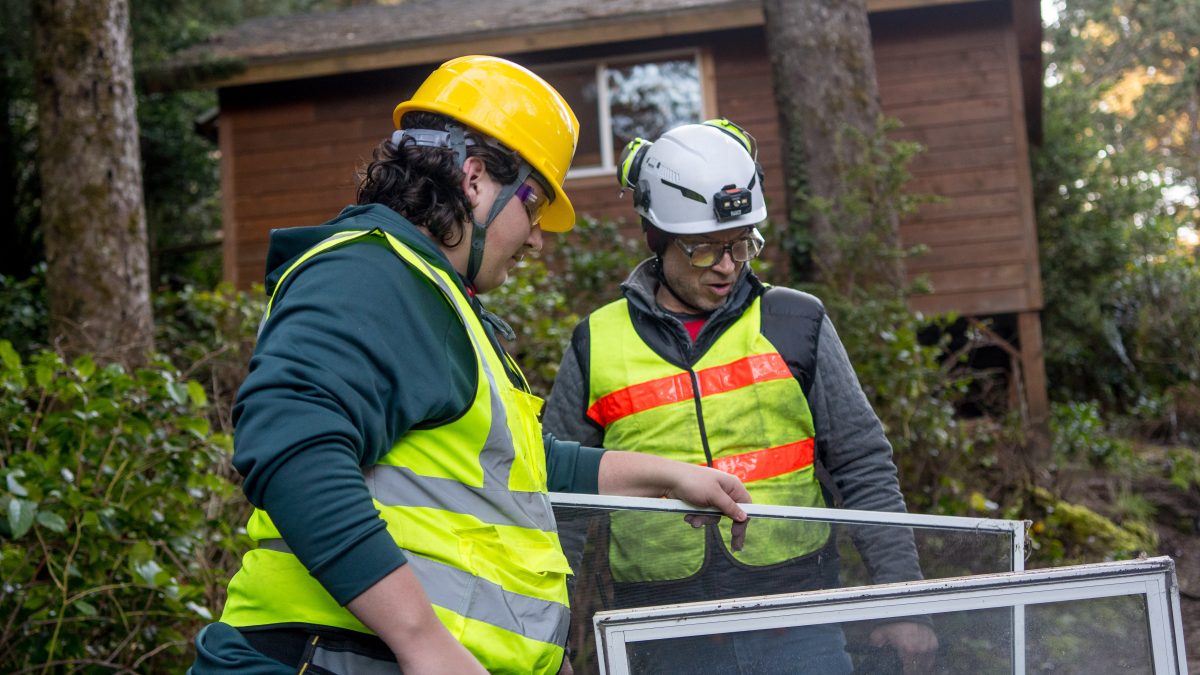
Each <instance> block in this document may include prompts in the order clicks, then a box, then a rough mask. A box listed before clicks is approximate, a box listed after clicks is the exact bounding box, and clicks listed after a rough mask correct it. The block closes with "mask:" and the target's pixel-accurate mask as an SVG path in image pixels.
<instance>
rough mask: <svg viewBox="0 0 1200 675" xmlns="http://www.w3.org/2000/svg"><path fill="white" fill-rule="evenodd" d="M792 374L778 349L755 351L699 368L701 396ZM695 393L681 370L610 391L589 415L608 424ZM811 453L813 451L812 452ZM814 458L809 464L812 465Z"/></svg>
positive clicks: (698, 377)
mask: <svg viewBox="0 0 1200 675" xmlns="http://www.w3.org/2000/svg"><path fill="white" fill-rule="evenodd" d="M789 377H792V373H791V371H790V370H788V366H787V363H786V362H785V361H784V360H783V357H782V356H780V355H779V353H778V352H775V353H770V354H752V355H750V356H747V357H745V358H741V359H738V360H737V361H733V362H732V363H726V364H724V365H721V366H713V367H711V368H705V369H703V370H698V371H696V379H697V380H699V382H700V395H701V396H712V395H714V394H721V393H724V392H727V391H734V390H735V389H741V388H743V387H748V386H750V385H752V384H757V383H759V382H770V381H771V380H784V379H787V378H789ZM694 394H695V392H694V391H693V390H692V380H691V377H690V376H689V374H688V373H679V374H677V375H672V376H670V377H662V378H658V379H656V380H650V381H648V382H639V383H637V384H634V385H632V386H629V387H625V388H624V389H620V390H617V391H614V392H612V393H611V394H607V395H605V396H603V397H602V398H600V399H599V400H598V401H596V402H595V403H594V404H593V405H592V407H590V408H588V412H587V415H588V417H590V418H592V420H594V421H595V422H596V423H597V424H599V425H601V426H603V427H607V426H608V425H610V424H612V423H613V422H616V421H617V420H619V419H621V418H623V417H628V416H629V415H633V414H636V413H640V412H644V411H646V410H651V409H653V408H657V407H659V406H663V405H670V404H672V403H678V402H680V401H687V400H690V399H691V398H692V397H693V396H694ZM809 454H810V456H811V454H812V453H811V452H810V453H809ZM811 463H812V461H811V459H810V460H809V464H811Z"/></svg>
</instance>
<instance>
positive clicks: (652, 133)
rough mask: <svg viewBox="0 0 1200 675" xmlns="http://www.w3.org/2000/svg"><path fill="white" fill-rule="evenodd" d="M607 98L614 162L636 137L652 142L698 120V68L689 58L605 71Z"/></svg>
mask: <svg viewBox="0 0 1200 675" xmlns="http://www.w3.org/2000/svg"><path fill="white" fill-rule="evenodd" d="M608 97H609V110H610V111H611V113H612V134H613V154H614V155H615V156H614V158H613V161H614V162H616V161H619V158H620V154H621V150H622V149H623V148H624V147H625V145H626V144H627V143H629V141H631V140H633V139H634V138H636V137H639V136H640V137H642V138H646V139H649V140H654V139H655V138H657V137H658V136H659V134H661V133H662V132H664V131H667V130H669V129H673V128H675V127H677V126H679V125H680V124H688V123H693V122H699V121H700V115H701V113H702V111H703V108H702V101H701V93H700V69H699V68H698V67H697V66H696V61H695V60H693V59H690V58H688V59H682V58H681V59H673V60H664V61H657V62H651V63H637V64H630V65H625V66H614V67H612V68H609V69H608Z"/></svg>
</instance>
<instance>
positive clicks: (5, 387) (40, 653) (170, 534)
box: [0, 341, 247, 673]
mask: <svg viewBox="0 0 1200 675" xmlns="http://www.w3.org/2000/svg"><path fill="white" fill-rule="evenodd" d="M206 399H207V396H206V395H205V393H204V389H203V387H201V386H200V385H199V384H198V383H196V382H194V381H188V380H186V379H184V378H183V377H182V376H181V375H180V374H179V373H178V372H177V371H176V370H175V369H174V368H173V367H171V365H170V364H169V363H167V362H165V361H162V360H158V361H156V362H154V364H153V366H152V367H148V368H145V369H140V370H138V371H137V372H133V373H130V372H126V371H125V370H124V369H122V368H121V367H120V366H116V365H110V366H106V367H98V366H97V365H96V364H95V363H94V362H93V361H92V360H91V359H90V358H89V357H87V356H84V357H80V358H78V359H76V360H75V361H73V362H71V363H66V362H64V361H63V359H62V358H61V357H59V356H58V355H57V354H54V353H52V352H46V351H43V352H40V353H37V354H35V355H33V356H32V357H31V358H30V359H28V360H22V358H21V357H20V356H19V355H18V354H17V353H16V351H15V350H14V349H13V347H12V345H11V344H10V343H9V342H7V341H0V419H2V420H4V422H3V426H2V427H0V443H2V446H0V447H2V454H0V475H2V476H3V483H0V587H2V588H3V597H4V603H3V609H2V610H0V671H3V672H29V671H32V670H41V671H43V672H45V671H46V670H55V671H67V670H74V669H77V668H82V669H105V670H107V669H113V670H122V671H129V672H140V673H155V672H181V671H182V670H183V669H184V668H185V667H186V663H187V660H186V659H187V653H188V652H187V650H188V644H189V642H190V639H191V637H192V636H193V635H194V634H195V632H196V631H197V629H198V628H199V626H200V625H201V624H202V623H204V622H206V621H208V620H210V619H211V618H212V614H213V610H214V608H215V607H216V606H217V605H218V604H219V602H220V598H221V596H222V594H223V587H224V583H225V580H226V579H227V578H228V573H229V569H228V567H227V566H226V565H225V564H224V563H225V562H226V561H228V560H229V559H230V556H231V554H232V552H233V551H234V549H240V548H241V547H243V546H244V545H245V544H246V543H247V542H245V541H239V539H240V538H239V537H238V536H237V535H235V533H234V531H233V529H232V526H231V524H230V523H231V521H230V519H229V513H228V504H229V503H230V501H231V500H232V499H233V493H234V490H235V488H234V487H233V485H232V484H230V483H229V482H228V481H227V480H225V479H224V478H222V477H221V475H220V473H219V472H216V471H214V470H213V469H214V467H219V466H221V465H223V464H224V463H226V462H227V459H228V453H229V450H230V441H229V437H228V436H225V435H223V434H210V426H209V423H208V421H207V420H206V419H205V418H204V416H203V413H204V409H205V407H206V405H207V400H206Z"/></svg>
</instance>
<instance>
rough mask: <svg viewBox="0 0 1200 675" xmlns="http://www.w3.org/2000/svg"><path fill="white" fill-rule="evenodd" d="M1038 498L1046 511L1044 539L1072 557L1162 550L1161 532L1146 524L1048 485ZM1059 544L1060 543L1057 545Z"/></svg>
mask: <svg viewBox="0 0 1200 675" xmlns="http://www.w3.org/2000/svg"><path fill="white" fill-rule="evenodd" d="M1033 493H1034V498H1035V500H1036V502H1037V503H1038V506H1040V507H1041V508H1042V509H1044V510H1045V513H1046V518H1045V530H1044V534H1043V538H1045V539H1047V540H1050V541H1047V542H1043V543H1044V544H1050V546H1049V548H1050V550H1060V551H1061V553H1062V556H1063V557H1065V558H1068V559H1072V558H1084V557H1087V558H1094V557H1095V556H1102V557H1104V558H1108V559H1117V558H1125V557H1130V556H1133V555H1137V554H1138V553H1142V552H1147V553H1149V552H1153V551H1156V550H1157V549H1158V535H1157V534H1155V532H1154V531H1153V530H1152V529H1151V528H1150V527H1149V526H1148V525H1146V524H1145V523H1142V522H1139V521H1128V522H1125V523H1121V524H1117V523H1116V522H1114V521H1113V520H1111V519H1109V518H1107V517H1105V516H1103V515H1101V514H1099V513H1097V512H1095V511H1093V510H1092V509H1089V508H1088V507H1086V506H1083V505H1080V504H1072V503H1070V502H1066V501H1063V500H1061V499H1059V498H1058V497H1056V496H1054V495H1053V494H1051V493H1050V492H1049V491H1048V490H1046V489H1044V488H1034V490H1033ZM1054 543H1057V544H1058V545H1057V546H1056V545H1054Z"/></svg>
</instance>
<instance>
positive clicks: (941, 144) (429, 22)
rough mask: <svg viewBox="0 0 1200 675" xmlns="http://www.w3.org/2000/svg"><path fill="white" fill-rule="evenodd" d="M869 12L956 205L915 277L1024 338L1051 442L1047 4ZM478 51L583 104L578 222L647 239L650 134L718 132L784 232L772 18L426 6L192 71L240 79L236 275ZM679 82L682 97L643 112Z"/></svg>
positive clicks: (623, 2)
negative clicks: (723, 121)
mask: <svg viewBox="0 0 1200 675" xmlns="http://www.w3.org/2000/svg"><path fill="white" fill-rule="evenodd" d="M867 6H868V9H869V11H870V22H871V31H872V40H873V44H874V53H875V61H876V69H877V73H878V81H879V91H880V98H881V103H882V108H883V111H884V113H885V114H887V115H889V116H892V117H895V118H898V119H899V120H900V121H901V122H902V123H903V124H904V127H903V128H902V129H901V130H899V131H898V132H896V136H897V137H899V138H905V139H911V140H915V141H918V142H920V143H921V144H923V145H924V146H925V147H926V148H927V150H926V152H924V153H923V154H921V155H920V156H919V157H918V158H917V159H916V160H915V162H914V164H913V165H912V167H911V168H912V170H913V173H914V176H915V180H914V181H913V183H912V189H913V190H915V191H919V192H925V193H936V194H939V195H942V196H944V197H945V198H946V200H945V201H943V202H941V203H937V204H930V205H926V206H924V207H923V208H922V209H921V211H920V213H919V214H918V215H917V216H916V217H913V218H911V219H909V220H907V221H906V222H904V223H903V224H902V225H901V238H902V239H903V241H904V243H905V244H907V245H914V244H925V245H927V247H928V254H927V255H924V256H922V257H918V258H914V259H911V260H910V261H908V266H907V269H908V273H909V274H910V275H912V276H916V275H925V276H927V277H928V279H929V280H930V281H931V282H932V285H933V288H934V292H933V293H932V294H931V295H928V296H921V297H917V298H914V300H913V301H912V304H913V305H914V307H915V308H916V309H919V310H922V311H925V312H942V311H951V310H952V311H957V312H959V313H961V314H964V315H968V316H988V317H1000V318H1004V319H1005V320H1006V321H1007V322H1008V323H1009V324H1010V325H1011V326H1013V327H1014V330H1013V333H1014V335H1013V336H1012V337H1013V342H1014V343H1015V346H1016V347H1017V348H1018V349H1019V354H1020V357H1019V368H1020V370H1021V372H1022V377H1021V378H1019V381H1020V382H1021V383H1022V386H1023V396H1022V397H1021V398H1022V399H1023V403H1024V404H1025V405H1027V406H1028V407H1027V408H1026V409H1025V410H1026V411H1027V412H1028V415H1029V417H1028V419H1030V420H1031V421H1033V422H1034V423H1035V424H1036V423H1038V422H1040V421H1042V420H1044V419H1045V416H1046V412H1047V403H1046V393H1045V391H1046V386H1045V381H1044V380H1045V378H1044V368H1043V365H1042V354H1041V329H1040V323H1039V314H1038V312H1039V310H1040V309H1041V307H1042V289H1041V277H1040V274H1039V267H1038V248H1037V235H1036V229H1035V228H1036V223H1035V222H1034V210H1033V200H1032V194H1031V190H1032V186H1031V179H1030V167H1029V151H1028V146H1029V143H1030V142H1031V140H1032V141H1033V142H1036V141H1037V139H1038V137H1039V135H1040V108H1041V86H1042V65H1041V55H1040V48H1041V35H1042V33H1041V17H1040V11H1039V5H1038V0H969V1H961V0H960V1H958V2H951V1H947V0H867ZM468 53H480V54H494V55H500V56H505V57H507V58H510V59H513V60H515V61H517V62H520V63H522V64H524V65H526V66H528V67H530V68H531V69H533V70H535V71H536V72H538V73H539V74H541V75H542V76H544V77H545V78H546V79H547V80H549V81H550V82H551V83H552V84H554V85H555V86H556V87H557V88H558V89H559V90H560V91H561V92H562V93H563V94H564V96H565V97H566V98H567V99H568V101H569V102H570V103H571V104H572V107H573V108H574V110H575V112H576V114H577V115H578V117H579V120H580V123H581V132H582V138H581V141H580V145H579V149H578V152H577V154H576V161H575V164H574V168H573V170H572V172H571V174H570V177H569V181H568V185H567V191H568V193H569V194H571V196H572V200H573V202H574V203H575V205H576V208H577V210H578V211H580V212H581V213H585V214H589V215H592V216H597V217H608V218H614V219H621V220H624V221H626V222H630V223H631V225H630V227H631V228H633V227H636V226H635V225H633V224H632V222H631V221H632V220H633V218H632V210H631V209H630V207H629V202H628V200H625V201H618V199H617V190H616V188H615V181H614V172H615V163H616V158H617V156H618V155H619V152H620V149H621V147H623V145H624V143H625V142H626V141H627V140H628V138H629V137H630V136H631V135H632V134H633V131H637V130H638V128H639V127H638V125H642V126H645V125H646V124H651V125H653V124H655V123H657V124H669V123H671V122H683V121H699V120H702V119H706V118H708V117H714V116H717V115H721V116H725V117H728V118H730V119H732V120H734V121H736V122H738V123H739V124H741V125H743V126H745V127H746V128H748V129H749V130H750V131H751V132H752V133H753V134H754V135H755V136H756V137H757V139H758V141H759V144H760V160H761V161H762V163H763V165H764V168H765V170H766V175H767V177H768V181H767V183H766V184H767V194H768V200H769V202H770V203H772V204H773V205H774V209H773V210H774V211H775V213H773V216H774V220H775V221H776V222H783V213H782V205H783V203H784V199H783V194H782V185H783V181H782V180H781V172H782V169H781V163H780V144H779V140H778V129H779V122H778V115H777V110H776V107H775V98H774V94H773V92H772V79H771V72H770V62H769V59H768V55H767V52H766V47H765V36H764V32H763V13H762V8H761V4H760V3H759V2H756V1H752V0H607V1H604V2H595V1H592V0H547V1H546V2H542V3H540V4H538V5H536V6H534V5H529V4H528V3H524V2H516V1H514V0H489V1H488V2H477V1H474V2H470V1H468V0H408V1H406V2H402V3H396V4H390V5H381V6H364V7H356V8H353V9H349V10H345V11H341V12H336V13H329V14H316V15H308V16H298V17H282V18H274V19H261V20H255V21H251V22H247V23H245V24H243V25H241V26H239V27H237V28H235V29H233V30H231V31H229V32H227V33H224V34H222V35H219V36H217V37H215V38H214V39H213V40H211V41H210V42H209V43H207V44H205V45H202V46H200V47H198V48H194V49H192V50H189V51H188V52H186V53H184V54H183V55H181V59H180V62H179V66H178V68H179V69H180V71H181V72H187V71H189V69H191V71H192V72H197V73H199V72H202V71H204V69H202V68H197V67H196V64H200V63H204V62H207V63H212V62H214V61H215V62H216V63H218V64H220V67H218V68H209V69H208V70H207V72H209V73H213V72H217V73H223V74H221V75H218V76H216V77H215V78H214V77H213V76H212V75H209V76H208V80H207V82H206V84H205V85H204V86H211V87H215V88H216V89H217V90H218V92H219V101H220V118H219V136H220V149H221V176H222V178H221V180H222V191H223V197H224V209H225V211H224V244H223V245H224V265H225V278H226V279H227V280H229V281H231V282H233V283H235V284H236V285H237V286H240V287H246V286H248V285H250V284H251V283H253V282H256V281H259V280H260V279H261V278H262V276H263V266H264V260H265V256H266V248H267V237H268V233H269V232H270V231H271V230H272V229H274V228H279V227H289V226H297V225H310V224H317V223H321V222H324V221H325V220H327V219H329V218H330V217H332V216H333V215H334V214H336V213H337V211H338V210H339V209H340V208H341V207H342V206H344V205H346V204H348V203H351V202H352V201H353V197H354V189H353V170H354V169H355V168H356V166H358V165H359V164H360V162H361V161H362V160H363V159H365V158H368V157H369V155H370V151H371V149H372V148H373V147H374V146H375V145H376V144H377V143H378V142H379V141H380V140H382V139H384V138H385V137H387V136H388V135H389V134H390V133H391V130H392V125H391V111H392V108H393V107H394V106H395V104H396V103H397V102H399V101H401V100H403V99H405V98H407V97H408V96H409V95H410V94H411V93H412V92H413V91H414V90H415V89H416V87H417V85H418V84H419V83H420V82H421V81H422V79H423V78H424V77H425V75H426V74H428V73H429V72H430V71H431V70H432V69H433V68H435V67H436V66H437V65H438V64H439V63H441V62H442V61H444V60H446V59H449V58H452V57H455V56H459V55H462V54H468ZM188 64H192V65H191V66H189V65H188ZM666 82H670V83H671V92H670V93H671V95H670V96H667V97H665V99H664V101H663V102H661V104H660V105H658V109H657V111H655V110H651V111H650V112H647V111H646V109H645V107H646V106H645V101H646V99H654V97H655V96H656V94H655V91H658V92H659V94H661V91H660V90H661V87H662V83H666ZM656 83H657V84H656ZM656 87H658V89H656ZM639 97H640V98H639ZM659 98H660V99H661V98H664V97H662V96H659ZM651 108H654V105H651ZM655 115H657V116H658V117H659V119H658V121H657V122H654V121H653V120H650V121H648V119H649V118H650V117H654V116H655ZM631 129H633V131H631ZM659 131H661V129H659ZM655 133H657V131H655V130H649V131H641V132H640V133H639V135H644V136H651V135H652V134H655ZM772 177H776V179H775V180H771V178H772Z"/></svg>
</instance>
